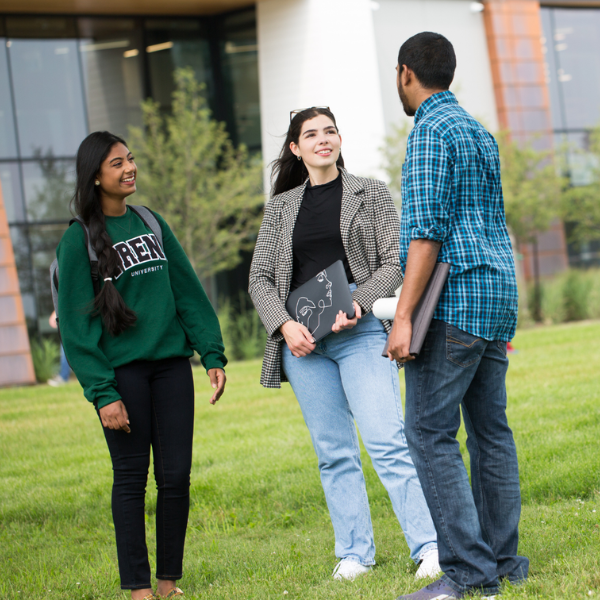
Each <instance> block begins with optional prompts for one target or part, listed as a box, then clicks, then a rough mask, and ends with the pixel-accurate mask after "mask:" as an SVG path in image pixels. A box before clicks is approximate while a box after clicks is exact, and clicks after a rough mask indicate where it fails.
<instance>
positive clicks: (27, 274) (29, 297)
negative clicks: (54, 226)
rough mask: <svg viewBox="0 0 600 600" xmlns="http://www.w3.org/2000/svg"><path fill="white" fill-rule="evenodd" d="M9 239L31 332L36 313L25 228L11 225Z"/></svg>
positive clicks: (27, 238)
mask: <svg viewBox="0 0 600 600" xmlns="http://www.w3.org/2000/svg"><path fill="white" fill-rule="evenodd" d="M10 239H11V242H12V246H13V252H14V255H15V264H16V266H17V275H18V276H19V288H20V290H21V298H22V299H23V310H24V311H25V318H26V319H27V326H28V328H29V329H30V330H31V329H32V328H33V327H35V325H36V324H37V322H36V319H37V311H36V307H35V294H34V286H33V274H32V271H31V262H30V255H29V236H28V235H27V227H25V226H16V225H12V226H11V227H10Z"/></svg>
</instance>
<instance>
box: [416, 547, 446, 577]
mask: <svg viewBox="0 0 600 600" xmlns="http://www.w3.org/2000/svg"><path fill="white" fill-rule="evenodd" d="M441 574H442V570H441V569H440V561H439V558H438V550H437V548H434V549H433V550H429V551H427V552H425V554H423V555H422V556H421V562H420V563H419V569H418V571H417V574H416V575H415V579H425V578H426V577H437V576H438V575H441Z"/></svg>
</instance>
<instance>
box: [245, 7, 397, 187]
mask: <svg viewBox="0 0 600 600" xmlns="http://www.w3.org/2000/svg"><path fill="white" fill-rule="evenodd" d="M257 29H258V57H259V58H258V59H259V80H260V105H261V121H262V147H263V157H264V160H265V164H267V165H268V163H270V162H271V161H272V160H273V159H275V158H276V157H277V156H278V154H279V152H280V150H281V145H282V144H283V141H284V139H285V134H286V132H287V129H288V126H289V123H290V110H294V109H297V108H306V107H309V106H329V107H331V110H332V112H333V113H334V114H335V116H336V119H337V122H338V127H339V129H340V133H341V135H342V154H343V156H344V160H345V163H346V166H347V167H348V169H349V170H350V171H351V172H352V173H354V174H356V175H369V176H376V177H381V170H380V159H379V148H380V146H381V143H382V140H383V136H384V131H385V128H384V115H383V102H382V98H381V86H380V82H379V68H378V63H377V54H376V48H377V46H376V43H375V36H374V31H373V20H372V9H371V3H370V2H369V0H262V1H259V2H258V4H257ZM265 179H266V180H267V177H266V178H265ZM267 189H268V188H267Z"/></svg>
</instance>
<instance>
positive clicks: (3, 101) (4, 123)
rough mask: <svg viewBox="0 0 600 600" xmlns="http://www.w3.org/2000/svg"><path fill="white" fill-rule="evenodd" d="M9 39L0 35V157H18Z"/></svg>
mask: <svg viewBox="0 0 600 600" xmlns="http://www.w3.org/2000/svg"><path fill="white" fill-rule="evenodd" d="M7 50H8V48H7V40H6V38H3V37H0V158H16V157H17V136H16V135H15V119H14V115H13V107H12V98H11V97H10V83H9V77H8V57H7V54H6V53H7Z"/></svg>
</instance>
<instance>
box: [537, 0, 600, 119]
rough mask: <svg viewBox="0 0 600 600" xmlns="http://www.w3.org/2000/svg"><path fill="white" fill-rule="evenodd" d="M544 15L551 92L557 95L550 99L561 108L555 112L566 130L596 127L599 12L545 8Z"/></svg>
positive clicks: (599, 106) (599, 95) (598, 115)
mask: <svg viewBox="0 0 600 600" xmlns="http://www.w3.org/2000/svg"><path fill="white" fill-rule="evenodd" d="M542 16H543V18H542V24H543V27H544V37H545V41H546V49H547V52H546V58H547V61H548V64H549V77H550V85H551V91H552V87H554V88H555V90H556V91H557V92H558V94H556V92H555V93H554V94H552V96H551V98H552V100H553V103H555V102H556V100H558V102H559V103H560V104H561V105H562V106H561V107H560V108H559V109H558V110H555V108H554V107H553V109H552V110H553V113H554V112H556V113H557V114H558V115H561V117H562V118H561V119H560V120H561V121H562V123H561V125H562V127H561V128H563V129H582V128H586V127H593V126H595V125H597V124H598V122H599V121H600V77H598V73H600V10H598V9H579V8H575V9H572V8H544V9H542ZM549 54H550V55H551V56H548V55H549ZM556 96H558V98H556ZM561 109H562V110H561ZM554 120H555V123H556V119H554Z"/></svg>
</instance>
